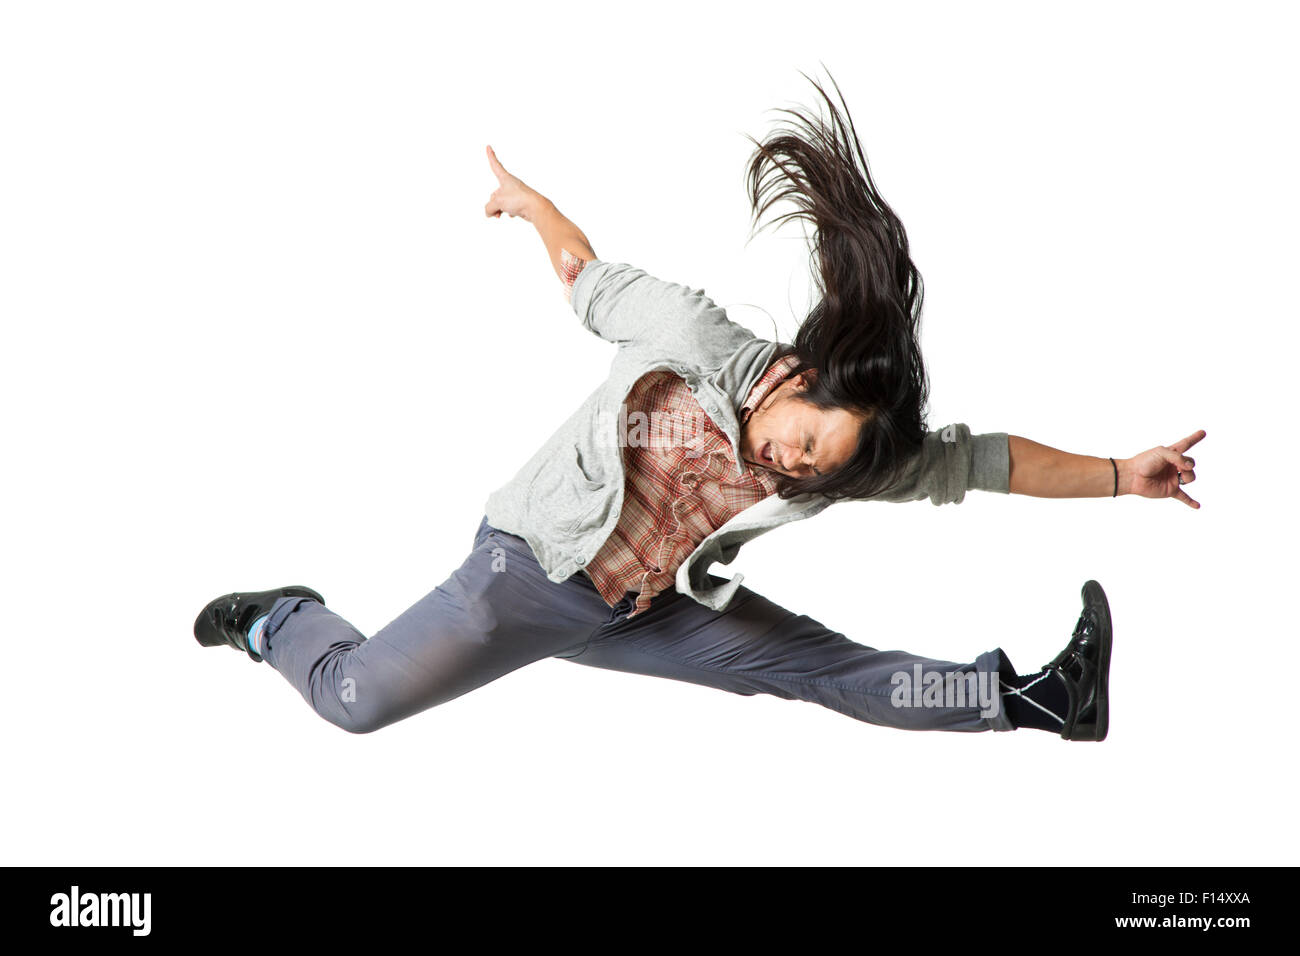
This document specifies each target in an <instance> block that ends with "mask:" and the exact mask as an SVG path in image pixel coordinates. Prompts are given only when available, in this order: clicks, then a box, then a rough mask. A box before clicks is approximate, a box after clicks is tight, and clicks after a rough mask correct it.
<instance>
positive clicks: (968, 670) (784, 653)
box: [262, 518, 1014, 734]
mask: <svg viewBox="0 0 1300 956" xmlns="http://www.w3.org/2000/svg"><path fill="white" fill-rule="evenodd" d="M718 583H722V582H721V580H719V581H718ZM634 600H635V595H634V594H632V593H631V592H629V593H628V594H627V595H625V596H624V598H623V600H622V601H620V602H619V604H618V605H617V606H615V607H613V608H611V607H610V606H609V605H608V604H607V603H605V600H604V598H602V597H601V596H600V592H598V591H597V590H596V587H595V585H593V584H592V582H591V579H590V578H588V577H587V575H586V574H584V573H581V572H579V573H578V574H575V575H573V576H572V577H570V578H569V579H568V580H567V581H565V582H563V583H561V584H556V583H555V582H553V581H551V580H550V579H549V578H547V577H546V573H545V571H543V570H542V567H541V565H539V564H538V563H537V560H536V558H535V557H534V556H533V553H532V550H531V549H530V548H529V547H528V544H527V542H525V541H524V540H523V539H522V538H519V537H516V536H515V535H512V534H507V533H506V532H504V531H500V530H498V529H496V528H493V527H492V526H491V525H489V524H488V523H487V519H486V518H484V519H483V521H482V522H481V523H480V525H479V528H478V531H477V532H476V534H475V536H474V547H473V549H472V550H471V551H470V553H469V556H468V557H467V558H466V559H465V561H464V563H463V564H462V565H461V566H460V567H459V568H457V569H456V570H455V571H454V572H452V574H451V576H450V577H449V578H447V580H446V581H444V582H443V583H442V584H440V585H438V586H437V587H436V588H434V589H433V590H432V591H431V592H429V594H427V595H426V596H425V597H423V598H421V599H420V600H419V601H418V602H417V603H416V604H415V605H414V606H413V607H411V608H410V609H409V610H407V611H405V612H404V613H403V614H402V615H401V616H400V617H398V618H397V619H396V620H394V621H393V622H392V623H390V624H388V625H387V626H386V627H384V628H383V629H382V630H380V631H379V632H378V633H376V634H375V635H374V636H373V637H371V638H369V639H368V640H367V639H366V638H365V636H364V635H362V634H361V633H360V632H359V631H357V629H356V628H354V627H353V626H352V625H351V624H349V623H348V622H347V621H346V620H344V619H343V618H341V617H339V616H338V615H337V614H335V613H334V612H333V611H331V610H329V609H328V608H326V607H324V606H323V605H321V604H319V603H317V602H315V601H312V600H309V599H307V598H280V599H279V600H277V601H276V602H275V604H274V605H273V606H272V608H271V613H270V618H269V620H268V621H267V623H266V627H265V629H264V630H263V641H262V645H263V648H264V650H263V657H264V659H265V660H266V661H267V662H268V663H269V664H270V665H271V666H272V667H273V668H275V670H277V671H278V672H279V673H280V674H282V675H283V676H284V677H285V679H287V680H288V681H289V683H291V684H292V685H293V686H294V687H296V688H297V689H298V692H299V693H301V694H302V696H303V697H304V698H305V699H306V701H307V703H308V704H310V705H311V707H312V709H313V710H315V711H316V713H317V714H319V715H320V716H321V717H324V718H325V719H326V720H327V721H329V722H330V723H332V724H334V725H336V726H338V727H341V728H343V729H344V730H347V731H349V732H352V733H358V734H362V733H369V732H371V731H374V730H378V729H379V728H381V727H386V726H388V725H389V724H392V723H395V722H396V721H399V720H403V719H405V718H407V717H410V716H411V715H413V714H418V713H420V712H421V711H425V710H428V709H429V708H430V707H435V706H437V705H438V704H442V703H445V702H446V701H449V700H453V699H455V698H457V697H459V696H460V695H461V694H465V693H468V692H469V691H472V690H474V689H475V688H476V687H482V686H483V685H484V684H487V683H488V682H490V681H493V680H496V679H497V678H498V677H501V676H502V675H504V674H508V673H509V672H510V671H513V670H515V669H516V668H520V667H523V666H524V665H526V664H531V663H532V662H534V661H537V660H541V659H542V658H546V657H558V658H563V659H565V660H571V661H574V662H575V663H578V664H588V665H590V666H592V667H604V668H608V669H610V670H618V671H628V672H631V673H634V674H648V675H652V676H655V677H667V678H671V679H673V680H680V681H689V682H690V683H693V684H703V685H705V686H707V687H716V688H718V689H719V690H726V691H730V692H732V693H733V694H743V695H747V696H750V695H754V694H770V695H772V696H775V697H780V698H783V699H785V700H803V701H808V702H810V703H814V704H820V705H821V706H823V707H829V708H830V709H831V710H834V711H837V712H839V713H841V714H845V715H847V716H849V717H853V718H855V719H857V720H862V721H866V722H867V723H872V724H880V725H882V726H886V727H895V728H900V729H905V730H958V731H978V730H1013V729H1014V726H1013V725H1012V723H1011V722H1010V721H1009V720H1008V719H1007V717H1006V715H1005V712H1004V710H1003V708H1002V707H1001V706H1000V699H998V698H997V689H998V673H999V671H1000V670H1001V671H1002V673H1004V674H1005V673H1008V672H1009V671H1010V662H1009V661H1008V660H1007V659H1006V656H1005V655H1004V654H1003V653H1002V651H1001V649H1000V648H997V649H994V650H992V651H988V652H986V653H984V654H981V655H980V656H979V657H978V658H976V660H975V662H974V663H973V664H956V663H952V662H950V661H938V660H932V659H929V658H924V657H917V656H916V655H914V654H909V653H906V652H904V651H895V650H885V651H882V650H875V649H874V648H870V647H866V646H864V645H862V644H859V643H856V642H855V641H852V640H850V639H849V638H848V637H846V636H845V635H843V634H841V633H839V632H838V631H833V630H831V629H830V628H828V627H824V626H823V625H822V624H820V623H818V622H817V621H815V620H813V619H812V618H810V617H808V616H806V615H803V614H795V613H793V612H792V611H787V610H786V609H785V608H783V607H781V606H779V605H777V604H775V603H773V602H772V601H769V600H768V599H767V598H765V597H763V596H762V595H761V594H757V593H755V592H754V591H751V590H750V589H748V588H746V587H743V586H742V587H741V588H740V589H739V590H737V592H736V595H735V597H734V598H733V599H732V601H731V603H730V604H729V605H728V606H727V608H726V610H724V611H714V610H712V609H710V608H706V607H705V606H704V605H702V604H700V603H698V602H697V601H694V600H692V599H691V598H689V597H687V596H685V595H683V594H680V593H678V592H677V591H665V592H662V593H660V594H658V595H656V596H655V598H654V600H653V601H652V602H651V604H650V606H649V608H647V609H646V610H645V611H643V612H642V613H641V614H639V615H638V616H637V617H635V618H632V619H631V620H628V619H627V615H628V613H629V612H630V611H631V609H632V605H633V602H634ZM1010 672H1011V673H1014V671H1010ZM935 673H939V674H943V675H953V676H948V677H945V678H944V680H945V681H946V682H947V686H948V687H949V688H950V690H949V695H948V696H947V697H945V696H944V695H943V694H941V693H939V692H937V691H936V690H935V687H936V679H934V678H926V677H924V676H923V675H927V674H935ZM900 675H905V678H904V677H900ZM978 681H984V682H985V683H986V686H989V687H991V688H992V693H993V696H994V699H995V703H994V705H993V710H994V711H995V712H993V713H991V712H990V708H989V707H988V706H981V702H980V699H978V698H977V694H976V693H975V689H974V688H973V687H972V686H971V685H973V684H976V683H977V682H978ZM927 683H928V686H929V688H930V691H929V692H928V693H927V694H923V691H922V685H926V684H927ZM954 692H955V693H954ZM963 692H964V693H963ZM983 699H984V702H985V704H987V700H988V698H987V695H986V696H985V697H984V698H983ZM927 700H928V702H927Z"/></svg>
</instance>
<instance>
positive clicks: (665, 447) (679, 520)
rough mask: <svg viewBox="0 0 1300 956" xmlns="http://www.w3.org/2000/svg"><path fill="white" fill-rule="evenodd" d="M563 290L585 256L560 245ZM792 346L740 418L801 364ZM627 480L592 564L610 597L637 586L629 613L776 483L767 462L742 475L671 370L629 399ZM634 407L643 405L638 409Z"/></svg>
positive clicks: (639, 386)
mask: <svg viewBox="0 0 1300 956" xmlns="http://www.w3.org/2000/svg"><path fill="white" fill-rule="evenodd" d="M560 262H561V268H562V271H563V276H562V279H563V282H564V295H565V298H566V299H569V298H570V294H571V290H572V287H573V280H574V279H576V278H577V276H578V273H579V272H581V271H582V267H583V266H585V265H586V260H583V259H580V258H578V257H577V256H574V255H572V254H570V253H569V251H568V250H567V249H561V250H560ZM798 364H799V362H798V359H797V358H796V357H795V356H793V355H788V356H786V357H784V358H781V359H778V360H777V361H775V362H773V363H772V365H771V367H770V368H768V370H767V371H766V372H764V373H763V376H762V377H761V378H760V379H759V380H758V381H757V382H756V383H755V384H754V387H753V388H752V389H750V392H749V395H748V396H747V397H746V399H745V404H744V405H743V406H742V407H741V410H740V422H741V424H742V425H743V424H744V423H745V422H746V421H748V420H749V416H750V413H751V412H752V411H753V410H754V408H756V407H757V406H758V405H759V403H760V402H762V401H763V399H765V398H766V397H767V395H768V393H769V392H771V391H772V389H774V388H775V387H776V386H777V385H778V384H780V383H781V382H782V381H783V380H784V379H786V378H788V377H789V376H790V374H791V373H792V372H793V371H794V370H795V368H796V367H797V366H798ZM624 406H625V409H626V415H627V418H626V422H627V426H626V428H625V435H626V444H625V446H624V451H623V462H624V473H625V476H626V477H625V486H624V495H623V510H622V511H621V512H620V514H619V518H618V525H617V526H616V527H615V528H614V531H613V533H612V534H611V535H610V536H609V538H607V539H606V541H605V543H604V544H603V545H602V546H601V548H600V550H599V551H598V552H596V555H595V556H594V557H593V558H592V559H591V561H590V562H589V563H588V564H587V567H586V568H585V571H586V573H587V576H588V577H590V578H591V581H592V583H593V584H595V586H596V590H598V591H599V592H600V594H601V597H603V598H604V599H605V603H607V604H608V605H610V607H613V606H614V605H616V604H617V603H618V602H619V601H620V600H621V599H622V598H623V596H624V595H625V594H626V593H627V592H629V591H631V592H634V593H636V594H637V595H638V597H637V599H636V605H635V606H634V607H633V609H632V612H631V613H630V614H629V615H628V617H634V616H636V615H637V614H640V613H641V612H642V611H644V610H645V609H646V608H647V607H649V605H650V600H651V598H653V597H654V596H655V595H656V594H658V593H659V592H661V591H664V590H667V589H669V588H671V587H672V586H673V583H674V581H675V579H676V577H677V569H678V567H679V566H680V565H681V563H682V562H683V561H685V560H686V559H687V558H688V557H689V556H690V555H691V553H692V552H693V551H694V550H695V549H696V548H697V547H698V546H699V544H700V542H701V541H703V540H704V539H705V538H707V537H708V536H709V535H710V534H712V533H713V532H714V531H716V530H717V529H718V528H720V527H722V525H724V524H725V523H726V522H727V521H728V520H729V519H731V518H732V517H733V516H734V515H737V514H739V513H740V512H742V511H744V510H745V509H746V508H748V507H750V506H751V505H754V504H757V503H758V502H760V501H762V500H763V499H764V498H766V497H767V496H768V495H770V494H772V493H773V492H774V491H776V479H775V477H774V476H773V475H772V474H771V473H770V472H769V471H767V469H765V468H760V467H757V466H750V467H748V468H747V470H746V472H745V474H744V475H743V476H742V477H740V478H737V477H736V474H735V472H736V460H735V457H734V455H733V453H732V450H731V443H730V442H729V441H728V440H727V436H726V435H725V434H724V433H723V432H722V430H721V429H720V428H718V426H717V425H715V424H714V422H713V420H712V419H710V418H709V416H708V415H707V414H705V412H704V410H703V409H702V408H700V405H699V403H698V402H696V400H695V396H694V395H693V394H692V392H691V390H690V388H689V387H688V386H687V384H686V382H685V381H684V380H683V379H682V378H681V377H680V376H678V375H674V374H673V373H672V372H669V371H666V370H660V371H657V372H649V373H647V374H646V375H643V376H642V377H641V378H640V379H638V380H637V382H636V384H635V385H634V386H633V388H632V390H631V391H630V392H629V393H628V396H627V398H626V399H625V401H624ZM637 413H640V414H639V415H638V414H637Z"/></svg>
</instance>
